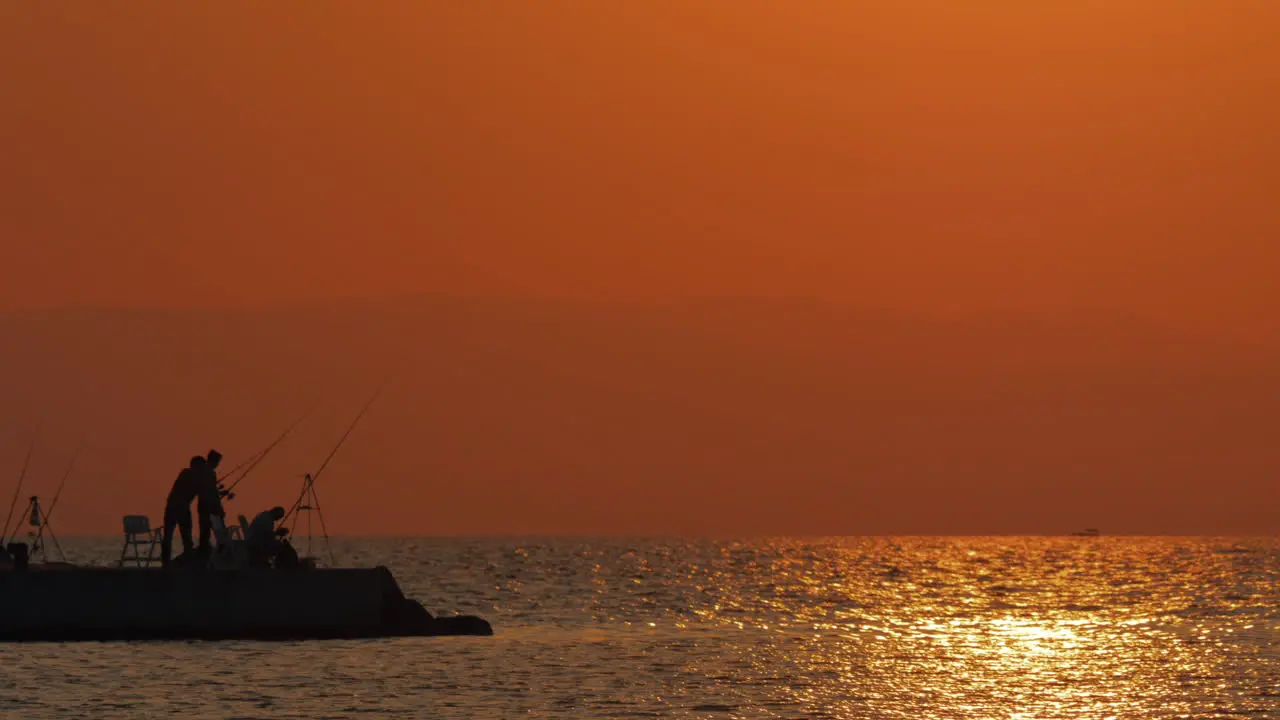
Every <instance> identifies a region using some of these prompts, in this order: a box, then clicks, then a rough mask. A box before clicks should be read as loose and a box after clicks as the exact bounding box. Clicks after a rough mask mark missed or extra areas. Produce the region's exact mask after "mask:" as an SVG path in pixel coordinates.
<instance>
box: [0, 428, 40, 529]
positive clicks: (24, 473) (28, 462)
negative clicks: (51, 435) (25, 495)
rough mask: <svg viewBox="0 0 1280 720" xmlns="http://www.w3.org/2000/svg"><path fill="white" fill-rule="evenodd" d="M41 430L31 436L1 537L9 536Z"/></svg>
mask: <svg viewBox="0 0 1280 720" xmlns="http://www.w3.org/2000/svg"><path fill="white" fill-rule="evenodd" d="M39 434H40V433H39V431H37V432H36V435H35V436H32V438H31V445H30V447H28V448H27V459H26V460H24V461H23V462H22V473H21V474H20V475H18V487H16V488H14V489H13V501H12V502H10V503H9V514H8V515H7V516H6V517H5V519H4V532H3V533H0V538H7V537H9V522H10V521H12V520H13V511H14V508H16V507H18V497H19V496H20V495H22V482H23V481H24V480H26V479H27V469H28V468H29V467H31V453H33V452H35V449H36V437H38V436H39Z"/></svg>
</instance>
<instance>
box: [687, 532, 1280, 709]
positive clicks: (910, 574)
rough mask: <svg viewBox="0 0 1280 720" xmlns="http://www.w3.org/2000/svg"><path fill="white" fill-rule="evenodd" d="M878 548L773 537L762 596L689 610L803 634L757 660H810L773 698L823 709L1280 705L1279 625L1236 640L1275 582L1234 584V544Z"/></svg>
mask: <svg viewBox="0 0 1280 720" xmlns="http://www.w3.org/2000/svg"><path fill="white" fill-rule="evenodd" d="M882 542H883V541H867V543H870V545H868V544H866V543H861V544H854V545H852V546H849V547H841V548H840V549H839V550H838V551H837V552H834V553H830V554H823V553H822V551H821V550H818V551H816V552H817V557H810V559H808V560H806V561H803V562H793V561H791V560H789V559H788V557H789V556H794V555H795V554H797V553H796V548H790V549H788V548H786V547H780V548H778V549H777V554H776V557H775V559H774V562H772V563H770V564H769V573H768V574H769V576H770V577H769V583H768V586H767V587H766V586H764V585H763V584H762V585H760V586H757V589H759V590H761V591H762V597H760V598H759V599H758V600H757V601H756V602H755V603H754V607H752V605H753V603H752V602H751V601H749V600H747V599H746V598H745V597H744V596H742V595H729V596H726V597H723V598H722V599H721V600H720V601H719V602H717V603H715V604H712V605H709V606H707V607H705V608H704V609H703V611H702V612H700V613H697V614H698V615H699V617H700V618H701V619H703V620H708V619H716V620H719V622H721V624H722V625H728V626H731V627H736V628H739V629H744V630H745V629H754V630H756V631H762V630H764V629H766V628H768V627H770V626H772V627H774V628H775V630H777V631H781V632H787V631H790V632H793V633H806V632H807V633H811V634H812V636H811V641H810V642H795V643H791V644H781V645H778V646H776V647H779V648H784V650H783V651H782V652H779V653H777V654H763V655H762V654H757V655H755V656H754V657H753V658H752V660H751V662H753V663H756V664H757V666H758V668H759V669H760V671H761V672H770V671H768V670H766V668H776V667H777V666H778V665H779V664H782V665H788V666H795V667H798V668H803V669H804V670H803V672H801V673H799V674H798V675H797V677H798V679H799V682H796V683H794V685H795V687H793V688H792V689H790V690H788V691H783V692H780V693H779V694H780V695H783V696H788V695H789V696H790V697H793V698H795V699H797V700H799V701H800V702H801V704H802V705H803V706H804V707H805V708H806V710H808V711H809V712H812V713H815V714H816V715H817V716H824V717H842V718H844V717H847V718H861V717H898V716H902V717H906V716H910V717H927V718H961V717H972V718H995V717H1001V718H1050V717H1054V718H1058V717H1061V718H1067V717H1072V718H1122V717H1124V718H1127V717H1189V716H1191V715H1193V714H1195V713H1203V712H1206V711H1207V710H1211V709H1212V708H1215V707H1217V708H1218V710H1217V711H1215V714H1218V715H1222V714H1223V711H1222V708H1232V709H1238V710H1240V711H1241V712H1244V713H1252V714H1253V715H1254V716H1259V714H1260V713H1261V714H1263V715H1262V716H1267V714H1269V713H1273V712H1274V713H1275V714H1276V715H1280V707H1276V705H1277V700H1276V698H1274V697H1273V696H1272V695H1271V694H1270V693H1269V692H1268V691H1267V690H1266V688H1265V687H1258V686H1256V685H1254V684H1253V683H1254V682H1255V681H1258V682H1263V683H1265V682H1266V679H1265V678H1270V677H1275V676H1276V675H1277V661H1280V658H1278V657H1277V655H1276V648H1277V645H1276V642H1275V639H1276V634H1277V633H1276V631H1277V630H1280V621H1274V622H1272V623H1271V625H1270V627H1271V630H1270V631H1269V633H1267V634H1266V635H1265V636H1257V635H1256V633H1255V636H1254V638H1253V639H1254V640H1255V642H1252V643H1250V642H1244V643H1241V642H1239V640H1240V638H1239V635H1240V633H1248V632H1250V631H1252V630H1254V629H1255V628H1254V624H1253V617H1254V614H1256V612H1257V611H1259V610H1261V611H1262V612H1268V611H1267V609H1266V608H1267V607H1268V603H1272V604H1271V605H1270V608H1271V610H1270V611H1269V612H1271V613H1272V614H1274V612H1275V607H1274V604H1273V603H1274V597H1275V590H1276V588H1275V586H1274V584H1273V583H1268V582H1266V578H1269V577H1273V576H1269V575H1268V576H1260V577H1259V579H1260V580H1261V581H1262V586H1261V587H1257V588H1254V589H1255V590H1256V591H1257V592H1256V593H1255V594H1253V595H1249V594H1240V590H1239V588H1240V583H1239V580H1240V579H1241V578H1242V577H1245V578H1247V576H1248V568H1247V567H1241V557H1240V556H1239V555H1238V554H1227V555H1219V554H1215V553H1213V552H1199V553H1196V554H1189V555H1181V556H1180V555H1178V554H1177V553H1176V552H1175V553H1174V554H1173V555H1172V556H1170V557H1162V556H1157V557H1152V556H1151V548H1150V547H1145V546H1143V544H1142V542H1141V541H1124V540H1118V539H1109V543H1110V544H1109V545H1108V546H1107V547H1106V552H1105V553H1104V552H1101V550H1100V548H1099V542H1098V541H1097V540H1094V541H1091V542H1086V541H1071V540H1065V541H1054V540H1044V541H1039V542H1031V543H1019V544H1011V543H1008V542H1004V541H997V540H973V541H957V542H958V545H959V546H960V547H955V546H952V547H947V546H945V545H939V544H937V543H936V541H935V542H933V543H928V542H924V541H920V542H919V543H916V544H915V545H916V546H914V547H913V546H912V545H913V543H912V541H900V542H898V543H893V544H889V545H887V546H885V545H883V544H881V543H882ZM1126 542H1127V543H1128V544H1127V545H1126ZM877 544H880V545H879V546H877ZM966 546H967V547H966ZM799 554H800V555H802V556H804V555H809V556H812V555H814V554H815V551H814V549H813V548H807V549H805V550H804V551H802V552H800V553H799ZM1272 560H1274V558H1272ZM1242 570H1243V571H1244V572H1242ZM728 572H732V571H731V570H729V569H726V573H728ZM739 572H740V571H739ZM724 579H725V581H726V583H728V582H735V584H740V578H739V579H738V580H736V581H731V580H730V579H729V577H727V576H726V577H725V578H724ZM1232 588H1235V590H1234V591H1231V589H1232ZM1259 603H1261V604H1259ZM762 610H763V611H764V612H761V611H762ZM1249 610H1252V611H1254V613H1253V614H1251V613H1250V612H1248V611H1249ZM753 619H754V620H756V622H754V623H753ZM769 620H772V622H769ZM771 672H773V673H774V674H775V675H776V674H777V673H776V671H771ZM904 707H911V708H913V709H912V712H911V713H910V714H909V715H907V714H900V713H901V710H902V708H904Z"/></svg>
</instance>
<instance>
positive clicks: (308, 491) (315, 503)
mask: <svg viewBox="0 0 1280 720" xmlns="http://www.w3.org/2000/svg"><path fill="white" fill-rule="evenodd" d="M304 512H305V513H306V514H307V555H311V539H312V537H313V533H312V530H311V513H313V512H314V513H315V514H316V517H318V518H320V532H322V533H323V534H324V549H325V552H326V553H327V554H328V555H329V565H331V566H332V565H335V564H336V563H334V561H333V548H331V547H330V546H329V529H328V528H327V527H326V526H325V524H324V512H323V511H322V510H321V509H320V496H319V495H317V494H316V483H315V478H314V477H312V475H311V473H307V474H306V475H303V476H302V494H301V497H300V499H299V501H298V506H297V514H296V515H294V516H293V527H292V528H290V529H289V535H290V536H291V537H294V538H296V537H297V533H295V532H294V529H295V528H297V527H298V521H299V519H300V518H301V517H302V513H304Z"/></svg>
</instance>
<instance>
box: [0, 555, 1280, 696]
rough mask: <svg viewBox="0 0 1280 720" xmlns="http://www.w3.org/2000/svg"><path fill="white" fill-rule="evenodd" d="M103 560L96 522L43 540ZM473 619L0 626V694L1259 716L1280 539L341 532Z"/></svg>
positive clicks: (1279, 666)
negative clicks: (363, 628)
mask: <svg viewBox="0 0 1280 720" xmlns="http://www.w3.org/2000/svg"><path fill="white" fill-rule="evenodd" d="M64 545H66V546H67V550H68V553H69V554H70V555H71V556H72V559H75V560H79V561H100V562H106V561H109V559H110V558H111V557H112V556H113V555H114V554H115V553H116V552H118V547H117V546H116V543H115V541H114V540H109V541H102V542H97V541H90V540H70V541H64ZM334 549H335V551H336V552H337V554H338V556H339V558H340V559H342V560H344V561H346V562H347V563H352V564H355V563H359V564H366V565H367V564H375V563H376V564H385V565H388V566H389V567H391V568H392V570H393V571H394V572H395V574H396V577H397V578H398V579H399V580H400V582H401V584H402V585H403V586H404V588H405V590H406V592H408V593H409V594H410V595H412V596H414V597H417V598H418V599H420V600H422V601H423V602H424V604H425V605H426V606H427V607H428V608H429V609H431V610H432V611H434V612H438V613H452V612H460V613H474V614H479V615H482V616H485V617H487V618H489V619H490V620H491V621H493V623H494V626H495V629H496V631H497V635H495V636H494V637H491V638H431V639H394V640H380V641H343V642H324V643H274V644H259V643H245V642H228V643H185V642H183V643H134V644H68V645H39V644H37V645H21V646H17V645H13V646H5V647H2V648H0V661H3V663H4V667H5V668H6V673H5V674H3V675H0V715H3V716H4V717H10V716H12V717H22V718H46V717H66V716H89V717H102V718H126V717H127V718H135V717H169V716H172V717H183V718H201V717H219V718H225V717H245V718H260V717H273V718H275V717H308V718H312V717H335V718H354V717H369V716H375V717H381V716H387V715H405V716H408V717H460V718H463V717H465V718H484V717H494V718H509V717H516V716H521V717H565V716H571V717H585V718H617V717H698V718H709V717H733V718H766V717H768V718H778V717H805V718H815V717H830V718H898V717H902V718H907V717H911V718H950V719H958V718H991V717H1034V718H1077V717H1123V718H1166V717H1179V716H1182V717H1207V716H1227V717H1231V716H1239V717H1246V716H1247V717H1280V694H1278V693H1277V692H1276V688H1277V687H1280V560H1278V558H1280V544H1277V542H1276V541H1275V540H1268V539H1247V538H1225V539H1224V538H1168V539H1143V538H1134V539H1124V538H1089V539H1081V538H985V539H984V538H973V539H946V538H891V539H890V538H882V539H875V538H866V539H861V538H860V539H826V540H789V539H763V540H751V541H748V540H733V541H723V542H714V541H709V540H698V541H683V540H662V539H653V540H637V539H628V540H547V539H533V540H526V541H513V540H432V539H413V540H343V541H338V542H336V543H335V547H334Z"/></svg>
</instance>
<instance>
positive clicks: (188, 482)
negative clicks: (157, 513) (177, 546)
mask: <svg viewBox="0 0 1280 720" xmlns="http://www.w3.org/2000/svg"><path fill="white" fill-rule="evenodd" d="M204 465H205V459H204V458H203V457H200V456H199V455H196V456H195V457H193V458H191V464H190V465H188V466H187V467H185V468H183V469H182V472H180V473H178V478H177V479H176V480H174V481H173V487H172V488H171V489H170V490H169V498H168V499H167V500H166V501H165V504H164V536H163V539H161V541H160V567H169V558H170V557H171V556H172V555H173V528H174V526H175V525H176V526H177V527H178V530H179V532H181V533H182V552H183V553H184V554H185V553H188V552H191V550H193V549H194V548H195V543H194V542H192V541H191V501H192V500H194V499H195V497H196V493H197V491H198V490H199V487H198V485H197V482H198V481H199V476H200V474H201V473H203V472H204V469H205V468H204Z"/></svg>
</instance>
